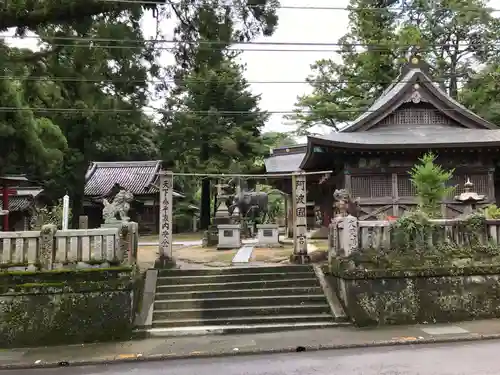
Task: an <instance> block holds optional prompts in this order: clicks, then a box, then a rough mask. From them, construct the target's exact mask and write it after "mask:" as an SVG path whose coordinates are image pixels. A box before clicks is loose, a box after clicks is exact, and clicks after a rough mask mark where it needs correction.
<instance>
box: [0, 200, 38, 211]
mask: <svg viewBox="0 0 500 375" xmlns="http://www.w3.org/2000/svg"><path fill="white" fill-rule="evenodd" d="M33 202H34V201H33V197H30V196H20V197H19V196H12V197H9V211H11V212H13V211H25V210H28V209H29V208H30V207H31V206H32V205H33ZM0 210H3V203H2V202H0Z"/></svg>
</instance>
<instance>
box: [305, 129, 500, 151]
mask: <svg viewBox="0 0 500 375" xmlns="http://www.w3.org/2000/svg"><path fill="white" fill-rule="evenodd" d="M309 143H310V145H327V146H336V147H345V148H365V147H370V148H382V149H385V148H393V149H394V148H419V147H423V146H426V145H428V146H430V147H432V146H434V147H436V146H439V147H457V146H462V147H474V146H500V130H489V129H450V128H448V129H432V128H420V129H419V128H416V129H412V128H408V129H405V131H401V132H387V131H385V132H375V131H370V132H359V133H354V132H353V133H343V132H340V133H332V134H328V135H324V136H316V137H309Z"/></svg>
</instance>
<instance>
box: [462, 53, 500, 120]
mask: <svg viewBox="0 0 500 375" xmlns="http://www.w3.org/2000/svg"><path fill="white" fill-rule="evenodd" d="M499 77H500V63H498V62H493V63H491V64H490V65H487V66H486V67H485V68H484V69H482V70H481V71H480V72H478V73H477V74H475V75H473V76H472V77H471V78H470V79H469V80H468V82H467V83H466V84H465V85H464V86H463V87H462V88H461V90H460V91H459V94H460V101H461V102H462V103H463V104H464V105H465V106H467V107H468V108H470V109H471V110H472V111H474V112H475V113H477V114H478V115H480V116H481V117H483V118H485V119H486V120H488V121H491V122H492V123H494V124H497V125H500V81H499V80H498V78H499Z"/></svg>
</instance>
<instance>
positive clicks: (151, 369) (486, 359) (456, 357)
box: [0, 341, 500, 375]
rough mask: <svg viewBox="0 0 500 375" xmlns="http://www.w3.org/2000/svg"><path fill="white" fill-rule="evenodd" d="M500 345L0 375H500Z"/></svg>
mask: <svg viewBox="0 0 500 375" xmlns="http://www.w3.org/2000/svg"><path fill="white" fill-rule="evenodd" d="M499 353H500V341H482V342H469V343H462V344H448V345H425V346H424V345H416V346H398V347H385V348H368V349H348V350H334V351H320V352H299V353H289V354H272V355H258V356H257V355H255V356H241V357H240V356H238V357H225V358H213V359H191V360H167V361H162V362H138V363H132V364H131V363H128V364H114V365H106V366H89V367H66V368H58V369H36V370H6V371H0V375H21V374H23V375H24V374H29V375H49V374H50V375H196V374H207V375H210V374H220V375H336V374H339V375H358V374H359V375H417V374H418V375H498V374H500V361H499V360H498V356H499Z"/></svg>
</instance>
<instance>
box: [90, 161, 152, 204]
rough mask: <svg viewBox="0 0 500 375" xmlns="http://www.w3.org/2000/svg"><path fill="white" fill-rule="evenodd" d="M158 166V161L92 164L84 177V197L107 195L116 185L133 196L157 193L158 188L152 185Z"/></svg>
mask: <svg viewBox="0 0 500 375" xmlns="http://www.w3.org/2000/svg"><path fill="white" fill-rule="evenodd" d="M160 166H161V162H160V161H159V160H153V161H127V162H93V163H92V164H91V166H90V167H89V169H88V171H87V174H86V176H85V180H86V184H85V195H87V196H102V195H106V194H109V192H110V191H111V189H112V188H113V186H114V185H115V184H117V183H118V184H119V185H120V186H121V187H123V188H125V189H127V190H129V191H130V192H131V193H132V194H134V195H144V194H154V193H158V188H157V187H155V186H152V183H153V182H154V180H155V179H156V175H157V173H158V171H159V170H160Z"/></svg>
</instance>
